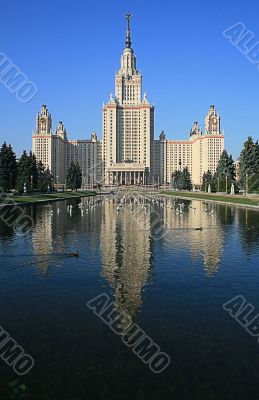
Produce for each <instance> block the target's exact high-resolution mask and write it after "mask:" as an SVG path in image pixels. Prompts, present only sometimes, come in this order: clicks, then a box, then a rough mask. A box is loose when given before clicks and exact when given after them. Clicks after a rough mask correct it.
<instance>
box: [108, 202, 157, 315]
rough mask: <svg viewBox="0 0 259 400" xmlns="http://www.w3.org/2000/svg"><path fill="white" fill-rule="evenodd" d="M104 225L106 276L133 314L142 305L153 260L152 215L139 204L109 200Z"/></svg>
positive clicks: (121, 307)
mask: <svg viewBox="0 0 259 400" xmlns="http://www.w3.org/2000/svg"><path fill="white" fill-rule="evenodd" d="M103 207H104V216H103V222H102V227H101V238H100V245H101V254H102V262H103V269H102V276H103V277H104V278H105V279H107V281H108V282H109V283H110V285H111V286H112V287H113V288H114V296H115V303H116V307H117V309H118V310H119V311H125V312H126V313H127V314H129V315H131V316H133V315H134V314H135V313H136V311H137V310H138V308H139V307H140V305H141V292H142V289H143V287H144V286H145V284H146V283H147V280H148V274H149V269H150V263H151V240H150V218H149V215H148V213H145V212H144V211H143V210H142V209H141V208H140V206H139V205H137V204H135V205H134V206H133V207H132V211H131V210H130V208H129V205H128V204H127V205H125V206H124V207H123V208H122V209H121V211H120V212H119V213H117V212H116V205H114V204H113V203H112V202H105V204H104V206H103Z"/></svg>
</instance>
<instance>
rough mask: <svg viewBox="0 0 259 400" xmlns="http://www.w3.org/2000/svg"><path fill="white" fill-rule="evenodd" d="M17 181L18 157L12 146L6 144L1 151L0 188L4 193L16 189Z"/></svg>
mask: <svg viewBox="0 0 259 400" xmlns="http://www.w3.org/2000/svg"><path fill="white" fill-rule="evenodd" d="M16 179H17V162H16V155H15V153H14V151H13V149H12V146H11V145H7V144H6V143H4V144H3V145H2V147H1V149H0V187H1V189H2V190H4V191H10V190H12V189H14V188H15V185H16Z"/></svg>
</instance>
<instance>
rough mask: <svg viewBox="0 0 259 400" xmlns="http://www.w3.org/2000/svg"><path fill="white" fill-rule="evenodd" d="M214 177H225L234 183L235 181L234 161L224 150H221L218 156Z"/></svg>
mask: <svg viewBox="0 0 259 400" xmlns="http://www.w3.org/2000/svg"><path fill="white" fill-rule="evenodd" d="M216 175H217V176H224V177H225V178H226V176H227V177H228V179H230V180H231V181H234V180H235V179H236V169H235V164H234V160H233V158H232V155H231V154H230V155H228V153H227V151H226V150H223V152H222V154H221V156H220V159H219V162H218V166H217V169H216Z"/></svg>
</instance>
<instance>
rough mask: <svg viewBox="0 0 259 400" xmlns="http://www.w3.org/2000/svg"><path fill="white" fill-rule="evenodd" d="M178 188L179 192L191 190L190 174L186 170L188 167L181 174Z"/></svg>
mask: <svg viewBox="0 0 259 400" xmlns="http://www.w3.org/2000/svg"><path fill="white" fill-rule="evenodd" d="M179 186H180V187H179V189H181V190H192V180H191V174H190V172H189V170H188V167H185V168H184V169H183V171H182V172H181V177H180V184H179Z"/></svg>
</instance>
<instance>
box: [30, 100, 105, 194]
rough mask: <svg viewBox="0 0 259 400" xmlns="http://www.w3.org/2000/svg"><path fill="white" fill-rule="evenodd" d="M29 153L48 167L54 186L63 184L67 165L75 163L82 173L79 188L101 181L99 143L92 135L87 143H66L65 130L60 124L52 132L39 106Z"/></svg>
mask: <svg viewBox="0 0 259 400" xmlns="http://www.w3.org/2000/svg"><path fill="white" fill-rule="evenodd" d="M32 151H33V153H34V154H35V155H36V158H37V160H41V161H42V163H43V164H44V165H45V167H46V168H47V167H48V168H49V169H50V171H51V173H52V175H53V177H54V183H55V184H56V185H65V181H66V173H67V170H68V168H69V166H70V164H71V162H72V161H73V162H78V163H79V165H80V168H81V170H82V177H83V186H89V185H94V184H96V183H97V181H98V180H100V179H101V175H102V165H101V143H100V142H99V141H98V139H97V135H96V133H95V132H93V133H92V134H91V139H89V140H68V138H67V132H66V129H65V127H64V125H63V123H62V121H60V122H59V123H58V126H57V128H56V130H55V133H53V132H52V117H51V114H50V113H49V111H48V109H47V106H46V105H43V106H42V108H41V111H40V112H39V113H38V115H37V118H36V130H35V131H34V132H33V136H32Z"/></svg>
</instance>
